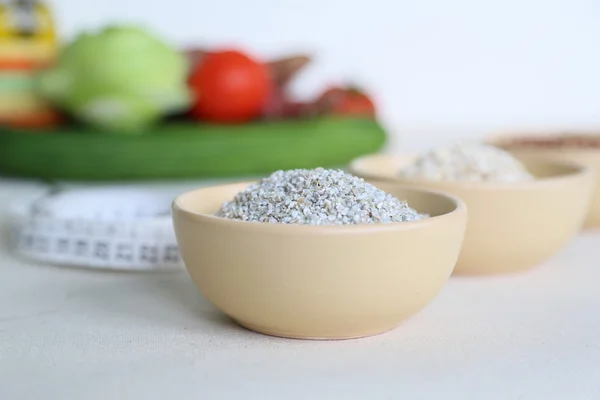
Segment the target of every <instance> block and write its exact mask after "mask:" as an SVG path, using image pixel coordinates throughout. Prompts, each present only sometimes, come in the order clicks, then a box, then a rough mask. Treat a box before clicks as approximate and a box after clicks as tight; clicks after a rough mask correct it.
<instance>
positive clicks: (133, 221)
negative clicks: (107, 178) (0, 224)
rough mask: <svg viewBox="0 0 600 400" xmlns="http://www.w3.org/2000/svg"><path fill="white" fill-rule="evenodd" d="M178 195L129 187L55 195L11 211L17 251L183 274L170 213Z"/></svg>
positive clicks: (51, 259) (45, 258) (60, 260)
mask: <svg viewBox="0 0 600 400" xmlns="http://www.w3.org/2000/svg"><path fill="white" fill-rule="evenodd" d="M178 193H179V192H175V191H173V190H170V191H169V190H157V189H136V188H127V187H122V188H121V187H116V188H94V189H76V190H64V191H62V190H57V189H54V190H50V191H49V192H48V193H46V194H44V195H42V196H37V197H34V198H31V199H25V200H22V201H20V202H19V203H17V204H14V205H13V206H12V207H11V208H10V210H9V215H8V217H9V229H10V238H11V239H10V240H11V248H13V249H14V250H15V251H16V252H17V253H18V254H20V255H22V256H24V257H27V258H30V259H34V260H37V261H41V262H48V263H52V264H61V265H70V266H80V267H88V268H99V269H121V270H181V269H182V267H183V264H182V262H181V259H180V257H179V252H178V249H177V242H176V240H175V233H174V231H173V227H172V223H171V211H170V207H171V202H172V200H173V198H174V197H175V196H176V195H177V194H178Z"/></svg>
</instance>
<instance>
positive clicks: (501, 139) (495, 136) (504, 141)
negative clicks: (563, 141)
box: [483, 129, 600, 155]
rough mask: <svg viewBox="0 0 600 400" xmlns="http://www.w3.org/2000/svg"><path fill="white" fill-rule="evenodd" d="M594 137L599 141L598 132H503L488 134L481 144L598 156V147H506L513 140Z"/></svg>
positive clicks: (508, 147)
mask: <svg viewBox="0 0 600 400" xmlns="http://www.w3.org/2000/svg"><path fill="white" fill-rule="evenodd" d="M569 136H575V137H594V138H597V139H598V140H600V130H599V131H592V130H581V129H580V130H528V131H504V132H495V133H491V134H488V135H487V136H486V138H485V139H484V140H483V143H485V144H488V145H492V146H496V147H500V148H503V149H505V150H508V151H528V152H562V153H572V154H586V155H587V154H594V155H596V154H598V153H600V147H597V148H585V147H576V146H556V147H535V146H508V144H509V142H510V141H511V140H515V139H557V138H561V137H569Z"/></svg>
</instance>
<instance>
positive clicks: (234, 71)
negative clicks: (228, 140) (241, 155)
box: [189, 50, 271, 123]
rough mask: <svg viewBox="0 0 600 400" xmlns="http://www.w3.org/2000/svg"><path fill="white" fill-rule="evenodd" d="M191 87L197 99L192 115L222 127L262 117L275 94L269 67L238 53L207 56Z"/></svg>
mask: <svg viewBox="0 0 600 400" xmlns="http://www.w3.org/2000/svg"><path fill="white" fill-rule="evenodd" d="M189 84H190V87H191V88H192V90H193V91H194V93H195V95H196V101H195V104H194V105H193V107H192V115H193V116H194V117H196V118H199V119H203V120H205V121H211V122H222V123H240V122H246V121H249V120H251V119H253V118H256V117H258V116H259V115H260V112H261V109H262V107H263V105H264V103H265V101H266V99H267V97H268V96H269V93H270V90H271V79H270V75H269V70H268V68H267V66H266V65H264V64H261V63H259V62H257V61H254V60H253V59H252V58H250V57H248V56H247V55H246V54H243V53H241V52H239V51H235V50H228V51H220V52H211V53H208V54H206V55H205V56H204V57H203V59H202V61H201V62H200V63H199V65H197V66H196V67H195V68H194V69H193V71H192V74H191V76H190V79H189Z"/></svg>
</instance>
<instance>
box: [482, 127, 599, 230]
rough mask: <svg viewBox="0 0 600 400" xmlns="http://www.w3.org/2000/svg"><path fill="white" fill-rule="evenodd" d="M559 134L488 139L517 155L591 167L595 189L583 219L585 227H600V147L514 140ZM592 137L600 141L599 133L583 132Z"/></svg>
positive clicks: (506, 136) (548, 137) (540, 138)
mask: <svg viewBox="0 0 600 400" xmlns="http://www.w3.org/2000/svg"><path fill="white" fill-rule="evenodd" d="M559 135H560V134H554V135H553V134H551V133H547V132H538V133H536V132H530V133H525V134H516V133H515V134H504V135H496V136H494V137H492V138H491V139H489V140H488V141H487V142H488V143H489V144H492V145H495V146H498V147H501V148H503V149H505V150H508V151H510V152H511V153H513V154H514V155H516V156H518V157H529V158H534V157H538V158H541V159H546V160H558V161H567V162H572V163H578V164H582V165H585V166H587V167H589V168H590V169H592V170H593V171H594V173H595V175H596V184H595V191H594V195H593V198H592V201H591V203H590V208H589V210H588V214H587V217H586V221H585V225H584V226H585V228H600V147H595V148H582V147H570V146H565V147H554V146H552V147H542V146H540V147H532V146H529V145H528V146H526V147H525V146H523V145H517V144H515V143H514V142H515V141H516V140H523V139H527V140H547V139H552V138H556V137H559ZM585 135H586V136H587V135H589V136H591V137H594V138H595V139H596V140H597V141H598V142H600V134H598V133H596V134H595V135H591V134H585Z"/></svg>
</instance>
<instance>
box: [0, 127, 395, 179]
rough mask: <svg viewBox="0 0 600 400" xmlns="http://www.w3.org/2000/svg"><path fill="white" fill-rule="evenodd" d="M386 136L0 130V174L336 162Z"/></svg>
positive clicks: (83, 174)
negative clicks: (134, 133)
mask: <svg viewBox="0 0 600 400" xmlns="http://www.w3.org/2000/svg"><path fill="white" fill-rule="evenodd" d="M385 139H386V134H385V131H384V130H383V129H382V127H381V126H380V125H379V124H378V123H376V122H375V121H372V120H368V119H353V118H339V117H338V118H336V117H326V118H317V119H312V120H286V121H276V122H253V123H250V124H244V125H235V126H230V125H212V124H197V123H192V122H170V123H165V124H164V125H160V126H157V127H155V128H153V130H152V131H151V132H147V133H146V134H145V135H141V136H132V135H118V134H106V133H99V132H94V131H92V130H91V128H86V127H76V126H70V127H61V128H56V129H54V130H50V131H45V132H39V133H37V132H25V131H18V130H11V129H6V128H4V129H1V130H0V174H4V175H11V176H18V177H28V178H40V179H45V180H73V181H81V180H84V181H115V180H146V179H184V178H218V177H234V176H244V175H257V174H267V173H270V172H273V171H275V170H278V169H292V168H316V167H318V166H322V167H334V166H341V165H345V164H347V163H348V162H350V161H351V160H352V159H353V158H355V157H358V156H361V155H363V154H367V153H372V152H376V151H377V150H379V149H380V148H381V147H382V146H383V145H384V144H385Z"/></svg>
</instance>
